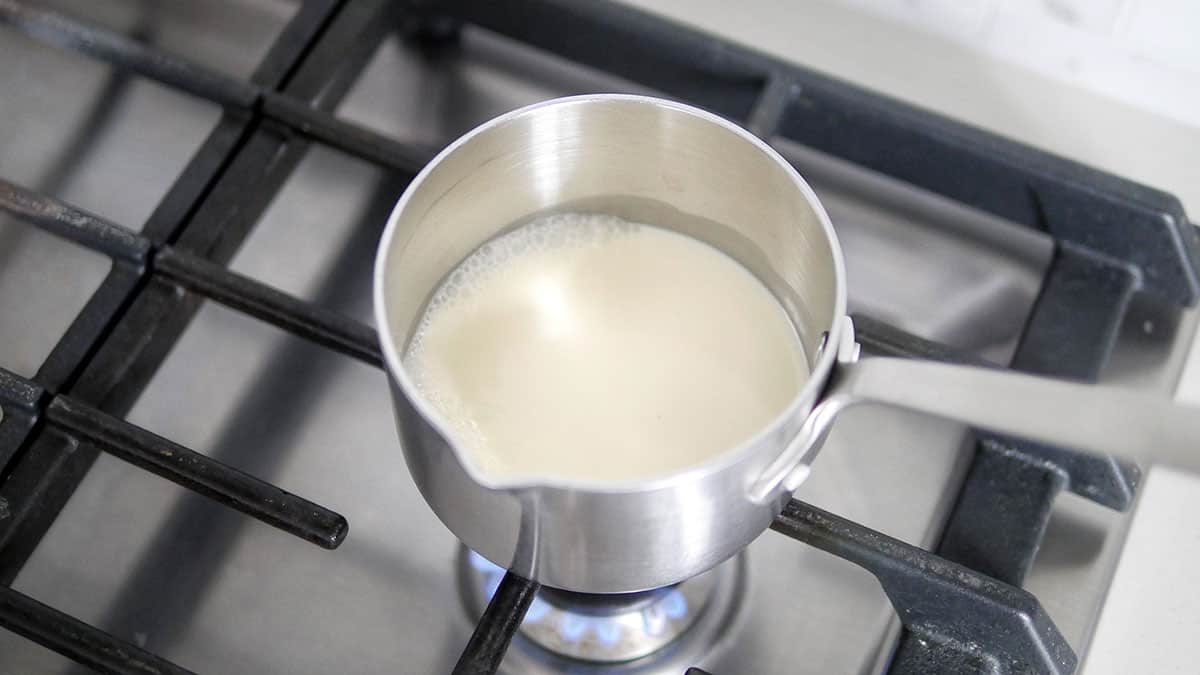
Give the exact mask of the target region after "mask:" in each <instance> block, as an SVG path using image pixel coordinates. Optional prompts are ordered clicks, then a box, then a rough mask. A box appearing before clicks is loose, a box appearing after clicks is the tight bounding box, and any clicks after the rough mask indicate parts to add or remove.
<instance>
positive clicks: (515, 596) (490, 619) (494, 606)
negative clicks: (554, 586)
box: [454, 572, 541, 675]
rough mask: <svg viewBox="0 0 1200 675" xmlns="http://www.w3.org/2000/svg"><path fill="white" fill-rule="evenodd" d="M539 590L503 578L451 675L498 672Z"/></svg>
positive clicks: (521, 581) (516, 579) (519, 579)
mask: <svg viewBox="0 0 1200 675" xmlns="http://www.w3.org/2000/svg"><path fill="white" fill-rule="evenodd" d="M540 587H541V586H540V584H538V583H537V582H536V581H530V580H529V579H526V578H524V577H521V576H518V575H516V574H513V573H512V572H506V573H505V574H504V578H503V579H501V580H500V586H499V587H498V588H497V589H496V593H495V595H493V596H492V600H491V602H489V603H488V606H487V609H485V610H484V611H483V616H482V617H480V619H479V623H478V624H477V625H476V626H475V632H474V633H472V634H471V639H470V641H468V642H467V647H466V649H464V650H463V653H462V656H460V657H459V659H458V663H457V664H455V666H454V675H491V674H492V673H494V672H496V671H497V670H498V669H499V668H500V662H501V661H503V660H504V652H506V651H508V644H509V643H510V642H512V639H513V635H515V634H516V632H517V628H518V627H520V625H521V621H522V620H523V619H524V618H525V612H526V610H528V609H529V605H530V603H532V602H533V598H534V596H535V595H537V592H538V588H540Z"/></svg>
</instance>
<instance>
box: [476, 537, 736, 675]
mask: <svg viewBox="0 0 1200 675" xmlns="http://www.w3.org/2000/svg"><path fill="white" fill-rule="evenodd" d="M741 568H742V563H741V557H740V556H738V557H737V558H736V559H734V560H731V561H729V562H726V563H724V564H722V565H719V566H718V567H716V568H713V569H711V570H709V571H707V572H704V573H703V574H700V575H697V576H695V577H693V578H691V579H688V580H686V581H683V582H680V583H678V584H675V585H674V586H668V587H665V588H658V589H652V590H649V591H642V592H638V593H622V594H614V595H603V594H575V593H571V592H569V591H562V590H559V589H554V588H543V589H542V590H541V591H539V592H538V595H537V597H535V598H534V600H533V603H532V604H531V605H530V607H529V610H528V611H527V612H526V614H525V620H524V621H523V622H522V623H521V628H520V631H519V636H520V637H522V638H524V640H523V641H521V642H527V643H532V644H533V645H536V647H537V648H538V649H537V650H532V649H529V648H528V646H526V645H523V649H522V648H521V647H518V645H517V644H514V645H513V649H512V650H510V651H516V650H518V649H522V651H526V652H533V651H536V652H538V653H537V654H530V656H533V657H534V660H535V661H537V660H541V661H544V660H546V658H541V659H539V658H538V657H548V658H549V659H552V660H561V661H565V662H567V663H574V664H579V663H580V662H585V663H592V664H619V663H626V662H630V661H634V660H637V659H653V656H652V655H653V654H655V653H656V652H660V651H663V650H664V648H665V647H667V646H668V645H672V644H674V643H677V642H679V641H681V639H682V638H683V637H684V636H686V635H688V633H689V632H690V631H691V629H692V628H693V626H695V625H696V624H699V623H705V622H701V621H700V619H701V618H702V617H705V615H706V614H707V613H708V611H709V609H710V606H712V605H720V606H721V610H720V611H723V612H725V611H729V610H730V609H731V608H733V609H736V607H737V605H738V604H739V603H737V602H731V601H730V597H729V596H731V595H733V594H734V593H735V592H738V591H739V590H740V586H741V576H742V569H741ZM459 572H460V580H461V581H462V588H463V597H464V600H465V602H466V605H467V610H468V612H469V613H470V615H471V616H472V617H473V618H474V617H478V616H479V615H480V614H481V613H482V612H483V608H484V607H485V606H486V604H487V602H488V601H489V600H490V599H491V596H492V595H493V594H494V593H495V591H496V587H497V586H498V585H499V584H500V580H501V578H503V576H504V569H503V568H501V567H498V566H496V565H494V564H492V563H491V562H489V561H487V560H486V559H484V558H483V557H482V556H480V555H479V554H477V553H475V552H473V551H470V550H468V549H466V548H465V547H464V548H463V549H462V550H461V552H460V555H459ZM717 596H721V597H720V598H719V600H720V601H719V602H714V598H717ZM706 623H709V624H712V623H714V622H713V621H708V622H706ZM715 623H717V624H721V623H723V622H721V621H716V622H715ZM713 637H714V636H709V638H710V639H709V640H707V642H710V643H711V641H712V640H711V638H713ZM701 642H705V641H701ZM669 651H672V652H673V651H676V650H669ZM697 656H701V654H698V655H697ZM521 672H525V670H522V671H521Z"/></svg>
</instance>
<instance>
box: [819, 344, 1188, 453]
mask: <svg viewBox="0 0 1200 675" xmlns="http://www.w3.org/2000/svg"><path fill="white" fill-rule="evenodd" d="M838 370H839V372H838V374H837V378H836V381H835V382H834V386H833V391H832V392H831V393H832V395H833V396H841V397H845V400H844V403H846V404H850V403H880V404H884V405H890V406H895V407H898V408H905V409H908V410H914V411H918V412H923V413H927V414H929V415H934V416H937V417H942V418H946V419H950V420H955V421H958V422H963V423H965V424H968V425H970V426H973V427H976V428H979V429H987V430H990V431H993V432H996V433H1000V434H1003V435H1007V436H1016V437H1019V438H1024V439H1027V440H1031V441H1039V442H1042V443H1048V444H1051V445H1058V446H1063V447H1068V448H1074V449H1077V450H1084V451H1088V452H1094V453H1098V454H1108V455H1114V456H1117V457H1122V458H1125V459H1128V460H1131V461H1133V462H1135V463H1138V464H1142V465H1146V464H1153V463H1158V464H1168V465H1173V466H1176V467H1180V468H1183V469H1187V470H1190V471H1196V472H1200V408H1194V407H1191V406H1185V405H1180V404H1177V403H1174V402H1173V401H1171V400H1170V399H1167V398H1165V397H1162V396H1154V395H1152V394H1147V393H1141V392H1134V391H1129V390H1126V389H1120V388H1117V387H1110V386H1101V385H1092V384H1083V383H1076V382H1069V381H1066V380H1056V379H1050V378H1045V377H1036V376H1033V375H1025V374H1021V373H1016V372H1013V371H1007V370H993V369H987V368H977V367H971V366H959V365H950V364H945V363H938V362H934V361H919V360H913V359H897V358H864V359H861V360H859V361H857V362H855V363H842V364H839V365H838Z"/></svg>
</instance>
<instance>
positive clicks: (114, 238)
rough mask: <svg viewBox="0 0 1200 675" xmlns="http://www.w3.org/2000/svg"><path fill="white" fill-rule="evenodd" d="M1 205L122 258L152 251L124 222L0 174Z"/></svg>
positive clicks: (138, 258) (137, 258)
mask: <svg viewBox="0 0 1200 675" xmlns="http://www.w3.org/2000/svg"><path fill="white" fill-rule="evenodd" d="M0 2H3V0H0ZM0 209H3V210H5V211H8V212H9V213H11V214H13V215H15V216H17V217H19V218H22V219H24V220H27V221H29V222H31V223H33V224H34V225H37V226H38V227H40V228H42V229H44V230H46V231H48V232H51V233H53V234H56V235H58V236H60V237H62V238H64V239H67V240H69V241H73V242H75V243H77V244H80V245H82V246H86V247H87V248H90V249H93V250H95V251H99V252H101V253H104V254H106V255H109V256H111V257H113V258H116V259H118V260H127V261H130V262H133V263H139V264H140V263H141V262H143V261H144V260H145V258H146V255H147V254H148V253H149V251H150V242H148V241H146V240H145V239H143V238H141V237H139V236H138V235H137V234H135V233H134V232H132V231H130V230H127V229H125V228H123V227H121V226H120V225H116V224H114V223H110V222H108V221H107V220H104V219H103V218H101V217H99V216H95V215H92V214H90V213H88V212H87V211H84V210H83V209H79V208H75V207H73V206H71V205H69V204H66V203H65V202H61V201H58V200H57V199H52V198H50V197H46V196H44V195H40V194H38V193H36V192H34V191H32V190H29V189H28V188H24V187H21V186H20V185H16V184H14V183H11V182H9V181H7V180H4V179H3V178H0Z"/></svg>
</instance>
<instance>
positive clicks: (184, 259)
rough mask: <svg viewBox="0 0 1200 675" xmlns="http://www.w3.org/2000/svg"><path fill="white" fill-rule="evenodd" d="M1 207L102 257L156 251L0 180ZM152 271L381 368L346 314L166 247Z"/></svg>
mask: <svg viewBox="0 0 1200 675" xmlns="http://www.w3.org/2000/svg"><path fill="white" fill-rule="evenodd" d="M9 197H11V199H9ZM10 205H11V206H10ZM26 205H28V206H26ZM0 208H5V209H9V210H10V211H12V212H13V213H16V214H17V215H19V216H21V217H23V218H25V219H27V220H31V221H33V223H34V224H36V225H39V226H43V227H45V229H48V230H50V231H51V232H52V233H53V234H56V235H59V236H62V237H64V238H67V239H70V240H72V241H76V242H77V243H80V244H83V245H84V246H87V247H89V248H93V249H96V250H98V251H99V252H101V253H109V254H112V249H113V248H114V245H113V244H112V243H111V242H119V245H120V247H121V250H122V251H124V252H125V255H124V256H123V257H132V255H133V254H132V253H131V252H132V251H136V252H137V254H136V257H137V259H139V260H144V259H145V258H146V257H147V253H148V252H149V251H150V250H151V247H152V244H151V243H150V241H149V240H147V239H145V238H143V237H141V236H139V235H138V234H137V233H135V232H133V231H131V230H128V229H126V228H124V227H121V226H120V225H117V224H115V223H111V222H108V221H106V220H104V219H102V218H99V217H98V216H93V215H91V214H88V213H86V212H84V211H83V210H81V209H78V208H76V207H74V206H71V205H70V204H67V203H66V202H62V201H59V200H56V199H52V198H50V197H46V196H43V195H39V194H37V193H35V192H33V191H31V190H29V189H27V188H23V187H21V186H19V185H15V184H13V183H10V182H8V181H5V180H3V179H0ZM154 270H155V271H156V272H158V273H160V274H161V275H162V276H164V277H166V278H168V279H171V280H172V281H175V282H178V283H179V284H180V285H182V286H183V287H184V288H187V289H188V290H191V291H194V292H196V293H199V294H200V295H203V296H205V297H207V298H209V299H212V300H216V301H217V302H220V303H222V304H224V305H226V306H228V307H231V308H233V309H236V310H240V311H243V312H245V313H246V314H249V315H251V316H254V317H256V318H258V319H262V320H263V321H266V322H267V323H270V324H273V325H275V326H278V327H280V328H283V329H284V330H287V331H290V332H292V333H294V334H296V335H299V336H300V337H303V338H306V339H308V340H312V341H313V342H316V343H317V344H320V345H324V346H326V347H329V348H331V349H335V350H337V351H339V352H342V353H343V354H347V355H349V356H353V357H354V358H356V359H359V360H361V361H363V362H365V363H367V364H369V365H372V366H376V367H382V366H383V355H382V352H381V350H380V348H379V339H378V337H377V336H376V334H375V330H374V329H373V328H371V327H370V326H367V325H365V324H362V323H360V322H358V321H355V320H353V319H350V318H348V317H346V316H343V315H342V314H339V313H337V312H333V311H330V310H327V309H324V308H323V307H320V306H317V305H314V304H312V303H309V302H305V301H303V300H300V299H298V298H295V297H293V296H291V295H288V294H287V293H284V292H283V291H279V290H277V289H274V288H271V287H270V286H268V285H266V284H264V283H262V282H260V281H256V280H254V279H251V278H249V277H246V276H242V275H240V274H237V273H235V272H232V271H230V270H228V269H226V268H225V267H223V266H221V265H218V264H217V263H214V262H212V261H209V260H205V259H203V258H200V257H199V256H195V255H192V254H190V253H186V252H182V251H177V250H175V249H173V248H171V247H170V246H163V247H162V249H161V250H159V251H158V252H157V254H156V255H155V256H154Z"/></svg>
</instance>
